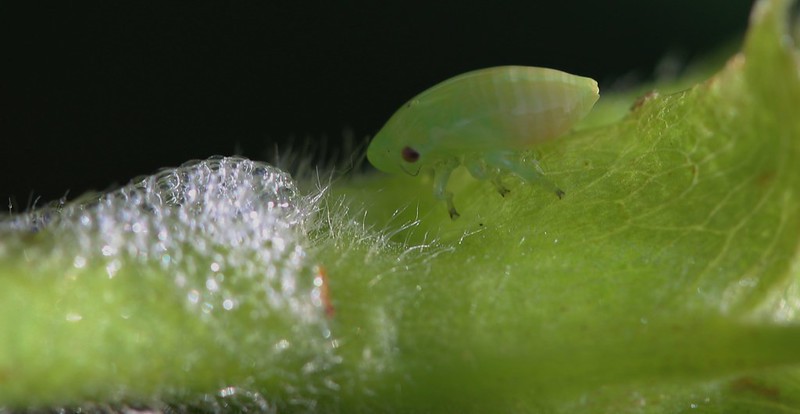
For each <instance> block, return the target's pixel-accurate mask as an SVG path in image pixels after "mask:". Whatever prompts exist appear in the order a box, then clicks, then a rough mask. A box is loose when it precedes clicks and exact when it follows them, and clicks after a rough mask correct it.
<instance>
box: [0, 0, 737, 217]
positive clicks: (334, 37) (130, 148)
mask: <svg viewBox="0 0 800 414" xmlns="http://www.w3.org/2000/svg"><path fill="white" fill-rule="evenodd" d="M21 3H22V2H21ZM34 3H35V2H30V3H27V5H23V6H19V5H14V6H11V5H10V3H8V2H5V1H4V2H2V3H0V26H2V29H0V30H2V31H3V33H2V40H0V46H1V47H2V49H0V53H2V58H1V59H0V65H1V66H0V202H1V203H2V204H0V205H3V206H5V205H6V202H5V201H6V200H11V201H12V202H13V204H14V210H16V211H19V210H20V209H24V208H25V207H26V206H28V205H29V204H30V200H33V199H35V198H37V197H41V201H40V204H41V202H44V201H49V200H53V199H57V198H59V197H61V196H63V195H64V194H65V193H66V192H67V190H69V191H70V192H69V195H70V198H73V197H74V196H77V195H80V194H81V193H83V192H85V191H87V190H91V189H95V190H103V189H107V188H109V187H111V186H113V185H115V184H117V185H118V184H124V183H125V182H127V181H128V180H130V179H131V178H133V177H135V176H137V175H141V174H150V173H152V172H154V171H155V170H156V169H158V168H159V167H167V166H176V165H179V164H181V163H183V162H184V161H187V160H190V159H193V158H206V157H208V156H210V155H214V154H221V155H231V154H234V153H238V154H241V155H244V156H247V157H249V158H253V159H266V157H267V156H268V153H269V151H270V150H271V149H273V148H274V147H275V146H277V147H278V148H279V149H281V150H283V149H286V148H288V147H290V146H291V145H292V143H294V144H295V145H297V142H301V141H302V140H305V139H308V140H310V141H312V142H315V143H319V144H322V143H325V144H324V145H326V146H327V147H328V149H331V148H336V147H339V146H341V138H342V135H343V131H344V130H345V129H348V130H349V131H351V134H352V135H353V136H354V137H355V139H356V140H357V141H360V140H363V139H365V138H366V137H367V136H368V135H372V134H374V133H375V132H376V131H377V130H378V129H379V128H380V127H381V125H382V124H383V122H384V121H385V120H386V119H387V118H388V117H389V115H391V113H392V112H393V111H394V110H395V109H396V108H397V107H398V106H399V105H401V104H402V103H403V102H404V101H405V100H406V99H408V98H410V97H411V96H413V95H415V94H416V93H418V92H420V91H422V90H423V89H425V88H427V87H428V86H431V85H433V84H434V83H436V82H439V81H441V80H444V79H446V78H448V77H450V76H453V75H456V74H459V73H461V72H465V71H468V70H471V69H477V68H482V67H488V66H496V65H505V64H518V65H533V66H547V67H554V68H558V69H562V70H565V71H568V72H572V73H576V74H580V75H585V76H590V77H593V78H595V79H597V80H599V81H600V83H601V90H602V88H603V87H608V86H612V85H614V84H615V82H616V83H619V80H620V79H631V78H638V79H646V78H647V77H649V76H651V75H652V74H653V73H654V71H655V69H656V67H657V65H658V62H659V61H660V60H662V59H663V58H664V57H665V56H670V55H672V56H679V57H681V58H683V59H685V60H691V59H692V58H693V57H694V56H698V55H702V53H704V52H707V51H709V50H713V48H714V47H716V46H718V45H720V44H722V43H723V42H724V41H726V40H729V39H732V38H734V37H735V36H737V35H739V34H741V33H742V32H743V31H744V29H745V27H746V24H747V16H748V13H749V9H750V7H751V4H752V1H751V0H651V1H643V0H608V1H600V0H585V1H577V0H573V1H568V0H564V1H560V2H559V1H552V0H548V1H508V2H499V1H495V2H491V3H490V2H485V3H482V2H470V1H469V0H458V1H453V0H443V1H433V0H431V1H430V2H427V3H422V2H420V3H414V2H408V1H405V2H395V3H387V2H381V1H372V2H363V3H355V2H343V1H339V2H330V3H327V4H323V3H322V2H320V3H319V4H317V3H308V2H298V1H295V2H277V1H259V2H231V1H186V2H168V1H156V2H146V1H135V2H118V1H106V2H98V3H85V2H81V3H77V2H67V1H64V2H58V3H55V2H54V3H53V4H49V5H43V4H42V3H35V4H34Z"/></svg>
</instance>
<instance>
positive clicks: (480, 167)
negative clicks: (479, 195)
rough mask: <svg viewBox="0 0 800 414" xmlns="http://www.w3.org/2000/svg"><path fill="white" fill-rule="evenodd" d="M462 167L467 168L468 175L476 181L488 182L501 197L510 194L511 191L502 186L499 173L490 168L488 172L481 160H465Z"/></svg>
mask: <svg viewBox="0 0 800 414" xmlns="http://www.w3.org/2000/svg"><path fill="white" fill-rule="evenodd" d="M464 166H465V167H467V171H469V173H470V175H472V176H473V177H475V179H476V180H490V181H491V182H492V184H493V185H494V188H495V189H496V190H497V192H498V193H500V195H501V196H502V197H505V196H506V194H508V193H510V192H511V190H509V189H508V188H506V186H505V185H503V182H502V180H500V171H498V170H497V169H496V168H491V171H490V168H489V167H487V166H486V164H485V163H484V162H483V161H482V160H479V159H474V158H473V159H465V160H464Z"/></svg>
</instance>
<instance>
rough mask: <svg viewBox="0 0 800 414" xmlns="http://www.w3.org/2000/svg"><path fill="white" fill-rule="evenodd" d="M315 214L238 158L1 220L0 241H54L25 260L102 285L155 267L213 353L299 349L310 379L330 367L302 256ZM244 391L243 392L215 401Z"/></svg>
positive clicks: (277, 180)
mask: <svg viewBox="0 0 800 414" xmlns="http://www.w3.org/2000/svg"><path fill="white" fill-rule="evenodd" d="M313 214H314V206H313V202H312V201H310V200H309V198H308V197H303V196H301V195H299V193H298V190H297V188H296V185H295V183H294V182H293V181H292V179H291V177H290V176H289V175H288V174H287V173H285V172H283V171H281V170H280V169H277V168H275V167H272V166H270V165H267V164H264V163H259V162H253V161H250V160H247V159H243V158H223V157H215V158H210V159H207V160H203V161H194V162H190V163H187V164H184V165H183V166H181V167H179V168H174V169H167V170H163V171H161V172H159V173H158V174H155V175H153V176H148V177H144V178H141V179H138V180H134V181H133V182H132V183H131V184H129V185H127V186H125V187H122V188H120V189H118V190H115V191H112V192H109V193H106V194H102V195H97V196H92V197H89V198H84V199H83V200H77V201H75V202H72V203H67V204H59V205H57V206H54V207H49V208H44V209H40V210H38V211H35V212H32V213H29V214H25V215H18V216H15V217H10V218H7V219H5V220H4V221H0V234H2V233H6V234H7V235H8V234H9V233H15V234H16V235H19V234H21V233H26V232H27V233H31V234H34V235H41V234H43V233H47V234H48V235H52V237H51V239H52V243H51V244H50V245H44V244H42V243H39V244H36V243H34V244H32V245H31V244H28V245H27V246H25V253H26V254H28V255H32V256H34V257H38V258H40V259H41V260H36V261H35V262H36V263H38V265H43V263H47V262H52V261H56V262H60V263H66V264H67V265H68V266H71V268H72V269H71V271H72V272H80V271H81V269H84V268H89V267H95V268H96V267H97V266H98V265H100V266H102V267H103V268H104V273H105V274H104V275H103V276H104V277H108V278H110V279H113V278H115V277H119V275H121V274H124V275H125V277H129V275H130V273H125V270H126V269H131V268H132V269H137V268H143V267H148V268H154V269H156V270H157V271H156V272H155V273H157V274H159V275H162V276H163V277H166V278H170V279H171V283H169V286H172V289H174V291H175V292H174V293H175V295H174V297H175V298H177V300H179V301H182V302H183V304H182V306H184V307H185V309H186V310H187V311H188V312H190V313H192V314H195V315H196V317H197V318H199V319H202V320H203V321H205V323H206V324H207V326H208V327H209V329H213V330H215V331H216V338H218V341H219V342H220V343H222V344H227V346H229V347H230V348H231V349H245V350H246V349H260V350H261V352H263V353H274V354H275V355H279V354H280V353H283V352H285V351H286V349H287V348H291V347H297V346H301V345H298V343H301V342H302V344H303V345H302V347H303V348H304V349H305V350H306V351H309V350H311V351H310V352H306V354H308V355H309V357H308V359H307V361H305V364H304V365H303V366H302V369H301V370H300V371H302V373H303V374H304V375H308V374H309V373H314V372H319V371H321V370H325V369H326V368H327V367H329V366H330V365H331V364H333V363H334V357H333V353H332V347H331V346H330V343H331V338H330V331H328V330H327V317H326V309H325V308H326V305H328V306H329V304H325V303H322V302H321V301H320V289H321V288H325V287H324V286H322V287H320V286H318V285H319V284H318V283H317V284H316V285H315V283H314V276H313V270H312V269H313V268H314V265H315V263H314V262H313V260H312V259H311V258H310V257H309V255H308V254H307V250H306V247H305V246H307V241H306V240H307V239H306V237H305V234H306V227H307V225H308V222H309V219H310V218H311V217H312V216H313ZM3 239H6V240H5V241H0V258H1V257H2V256H3V255H4V254H5V255H8V254H19V252H20V250H19V249H18V248H19V247H20V246H19V245H17V246H16V247H15V243H22V242H20V241H19V239H20V238H19V237H3ZM15 240H17V241H16V242H15ZM15 252H16V253H15ZM133 273H134V274H135V272H133ZM67 316H69V315H67ZM80 317H81V315H73V318H80ZM237 323H238V324H241V326H250V327H252V326H263V327H264V331H266V332H252V333H251V334H250V335H244V336H243V335H241V329H240V330H239V331H237V334H236V335H234V334H233V333H231V324H237ZM241 326H240V328H241ZM273 327H274V329H273ZM309 332H312V334H311V337H309V336H308V335H309V334H308V333H309ZM277 333H280V334H277ZM243 358H245V359H247V358H250V359H252V360H254V361H257V360H258V358H252V356H250V357H248V356H246V355H245V356H243ZM276 358H277V357H276ZM267 360H269V358H267ZM286 374H287V373H285V372H276V371H275V370H270V372H269V373H267V374H265V375H271V376H275V375H286ZM288 374H289V375H288V376H287V381H286V384H287V387H291V388H292V390H291V393H295V394H297V395H298V396H301V395H302V394H303V393H302V390H298V384H302V383H304V381H303V379H302V378H300V377H302V375H301V373H299V372H295V373H288ZM292 376H295V377H296V378H294V379H296V383H295V381H292V380H291V379H292ZM250 382H251V383H253V384H255V383H258V378H256V379H254V380H253V381H250ZM242 386H247V384H230V387H225V388H223V390H230V389H234V390H235V389H237V387H242ZM331 386H332V387H335V384H331ZM240 389H243V388H240ZM226 392H228V391H226ZM219 393H220V394H219V395H220V396H223V397H224V395H222V391H219ZM234 394H235V393H234ZM264 397H265V398H266V399H267V400H269V398H270V396H268V395H267V396H264ZM298 398H299V397H298ZM259 404H261V405H263V403H262V402H259ZM261 405H259V406H261Z"/></svg>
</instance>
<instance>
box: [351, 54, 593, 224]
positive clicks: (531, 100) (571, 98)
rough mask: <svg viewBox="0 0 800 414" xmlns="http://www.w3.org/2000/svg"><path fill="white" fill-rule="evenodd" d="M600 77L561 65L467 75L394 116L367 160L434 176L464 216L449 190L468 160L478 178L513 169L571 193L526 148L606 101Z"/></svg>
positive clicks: (439, 194)
mask: <svg viewBox="0 0 800 414" xmlns="http://www.w3.org/2000/svg"><path fill="white" fill-rule="evenodd" d="M599 96H600V95H599V89H598V87H597V82H595V81H594V80H593V79H590V78H585V77H581V76H575V75H570V74H568V73H565V72H561V71H558V70H555V69H547V68H537V67H528V66H500V67H494V68H488V69H481V70H476V71H472V72H467V73H464V74H462V75H459V76H456V77H454V78H450V79H448V80H446V81H444V82H442V83H439V84H438V85H435V86H433V87H432V88H430V89H428V90H426V91H424V92H422V93H421V94H419V95H417V96H416V97H414V98H413V99H411V100H410V101H408V102H407V103H406V104H405V105H403V107H401V108H400V109H399V110H398V111H397V112H395V113H394V115H392V117H391V118H390V119H389V121H388V122H387V123H386V125H384V127H383V128H382V129H381V130H380V131H379V132H378V134H377V135H375V138H374V139H373V140H372V142H371V143H370V145H369V148H368V149H367V158H368V159H369V161H370V162H371V163H372V165H374V166H375V167H376V168H378V169H379V170H382V171H385V172H389V173H401V172H404V173H407V174H410V175H417V174H419V172H420V171H421V170H423V169H424V170H432V171H433V173H434V185H433V193H434V196H435V197H436V198H437V199H439V200H442V201H444V202H446V203H447V210H448V212H449V213H450V217H451V218H453V219H455V218H457V217H458V216H459V214H458V212H457V211H456V208H455V206H454V205H453V194H452V193H451V192H449V191H447V181H448V180H449V178H450V173H451V172H452V171H453V170H454V169H455V168H456V167H458V166H459V165H461V164H463V165H464V166H465V167H466V168H467V170H468V171H469V172H470V174H471V175H472V176H473V177H475V178H476V179H479V180H483V179H488V180H491V181H492V183H493V184H494V185H495V188H497V190H498V191H499V192H500V194H501V195H505V194H506V193H508V190H507V189H506V188H505V187H504V186H503V184H502V182H501V181H500V176H501V175H502V174H504V173H513V174H515V175H517V176H519V177H521V178H522V179H524V180H526V181H528V182H534V183H540V184H542V185H544V186H546V187H547V188H548V189H550V190H551V191H553V192H554V193H555V194H556V195H557V196H558V197H559V198H561V197H562V196H563V195H564V192H563V191H561V190H560V189H559V188H558V187H557V186H556V185H555V184H553V183H552V182H551V181H549V180H548V179H546V178H545V177H544V172H543V171H542V169H541V168H540V167H539V165H538V163H536V161H533V162H531V161H525V159H524V157H523V152H524V151H525V150H528V149H530V148H531V147H533V146H535V145H536V144H538V143H541V142H543V141H546V140H549V139H552V138H556V137H558V136H560V135H563V134H564V133H566V132H568V131H569V130H570V128H572V126H573V125H575V123H576V122H578V121H579V120H580V119H582V118H583V117H584V116H586V114H588V113H589V111H590V110H591V109H592V106H594V103H595V102H597V99H598V98H599Z"/></svg>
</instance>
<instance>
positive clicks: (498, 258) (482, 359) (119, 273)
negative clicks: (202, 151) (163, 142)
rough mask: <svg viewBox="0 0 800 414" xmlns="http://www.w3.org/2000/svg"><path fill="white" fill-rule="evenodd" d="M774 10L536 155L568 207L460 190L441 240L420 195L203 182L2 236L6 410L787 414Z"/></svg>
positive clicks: (791, 338) (788, 91) (798, 168)
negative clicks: (711, 53)
mask: <svg viewBox="0 0 800 414" xmlns="http://www.w3.org/2000/svg"><path fill="white" fill-rule="evenodd" d="M789 3H790V2H789V1H788V0H761V1H759V2H757V4H756V6H755V9H754V12H753V17H752V22H751V27H750V30H749V32H748V34H747V37H746V39H745V43H744V46H743V50H742V51H741V52H740V53H738V54H736V55H735V56H733V57H732V58H731V59H730V60H729V61H728V63H727V64H726V65H725V66H724V68H722V69H721V70H720V71H719V72H718V73H716V74H714V75H713V76H712V77H710V78H709V79H707V80H704V81H702V82H700V83H698V84H697V85H696V86H694V87H691V88H690V89H687V90H684V91H681V92H677V93H665V92H660V93H659V92H656V93H654V94H650V95H648V96H647V97H646V99H642V100H641V101H639V102H638V103H637V104H636V105H635V106H634V107H633V108H632V109H631V110H629V111H628V110H627V109H625V110H624V111H622V112H621V111H620V110H619V108H620V107H622V108H627V107H629V104H628V103H627V102H626V103H624V104H620V102H622V99H621V98H620V97H616V99H615V97H614V96H605V95H604V96H602V97H601V101H600V102H599V103H598V107H597V108H596V114H595V115H594V116H593V117H592V118H591V119H589V120H588V121H587V123H586V124H584V126H583V128H579V129H578V130H577V131H576V132H574V133H572V134H570V135H568V136H565V137H563V138H561V139H559V140H556V141H554V142H551V143H548V144H546V145H544V146H542V147H539V148H537V149H536V154H537V155H538V158H539V159H540V162H541V164H542V166H543V168H544V170H545V171H546V173H547V174H548V176H549V177H551V178H552V179H553V180H554V181H555V182H557V183H558V185H559V186H560V187H561V188H563V189H564V190H565V191H566V193H567V194H566V196H565V197H564V199H562V200H559V199H557V198H556V197H554V196H553V195H552V194H549V193H548V192H547V191H546V190H545V189H543V188H538V187H535V186H531V185H528V184H525V183H522V182H519V181H515V180H514V179H513V178H511V177H509V178H508V179H507V184H508V186H509V188H510V189H511V190H512V191H511V193H510V194H509V195H507V196H506V197H505V198H502V197H500V196H499V195H498V194H497V193H496V192H495V191H494V190H493V188H492V186H491V185H490V184H488V183H485V182H478V181H475V180H473V179H471V178H469V177H468V176H467V174H466V173H465V172H461V173H456V174H454V176H453V179H452V180H451V185H450V187H451V190H452V191H453V192H454V193H455V202H456V205H457V206H458V208H459V212H460V213H461V218H460V219H459V220H457V221H451V220H450V219H449V217H448V215H447V212H446V211H445V208H444V206H443V205H440V203H437V202H436V201H434V199H433V196H432V195H431V188H432V183H431V181H430V179H427V178H423V177H395V176H385V175H379V174H375V175H370V176H366V175H365V176H359V177H355V178H353V179H351V180H342V181H338V182H335V183H333V184H332V185H331V187H330V189H328V191H327V192H316V191H310V192H309V193H310V195H309V196H301V195H298V194H297V193H296V189H295V184H294V183H293V182H292V181H291V180H290V179H289V178H288V177H287V176H285V175H284V174H283V173H282V172H280V171H278V170H276V169H273V168H271V167H266V166H263V165H262V164H258V163H252V162H249V161H247V160H237V159H223V160H217V159H212V160H209V161H206V162H201V163H199V164H193V165H189V166H185V167H181V168H180V169H176V170H173V171H169V172H165V173H162V174H161V175H158V176H155V177H151V178H149V179H146V180H144V181H142V182H140V183H137V184H133V185H131V186H129V187H126V188H124V189H122V190H120V191H118V192H115V193H111V194H108V195H105V196H102V197H100V198H98V199H96V200H94V201H86V200H82V201H78V202H75V203H72V204H70V205H68V206H63V208H60V209H50V210H45V211H43V212H40V213H39V214H38V215H31V216H25V217H9V218H6V219H5V220H2V221H0V338H2V339H0V406H7V407H12V408H25V407H27V408H31V407H42V406H50V407H60V406H84V407H88V408H92V407H96V404H110V405H112V406H124V405H126V404H137V405H140V404H147V405H150V406H152V407H155V408H159V407H162V408H163V407H164V406H165V404H166V405H169V406H172V407H177V408H179V409H201V410H216V409H228V410H232V411H233V410H240V409H250V410H257V411H268V410H270V409H275V408H277V409H280V410H283V411H298V412H307V411H318V412H376V411H382V412H614V413H624V412H644V413H668V412H669V413H671V412H682V411H694V412H696V411H698V410H700V411H702V412H726V413H730V412H733V413H740V412H741V413H744V412H797V411H800V369H799V368H798V367H800V326H798V324H797V322H796V316H795V315H796V313H797V310H798V309H800V284H798V281H799V280H800V116H798V114H800V69H798V62H797V51H796V50H794V49H792V46H791V44H790V42H789V41H788V39H789V37H788V28H787V20H788V17H787V14H788V9H789ZM620 105H622V106H620ZM306 184H309V183H306ZM32 230H36V231H32ZM323 273H326V274H327V278H323V277H322V275H323ZM227 300H229V301H231V302H226V301H227ZM226 303H227V304H226ZM229 306H230V308H229ZM331 306H333V307H334V308H335V311H334V310H333V309H331ZM92 404H94V405H92Z"/></svg>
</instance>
